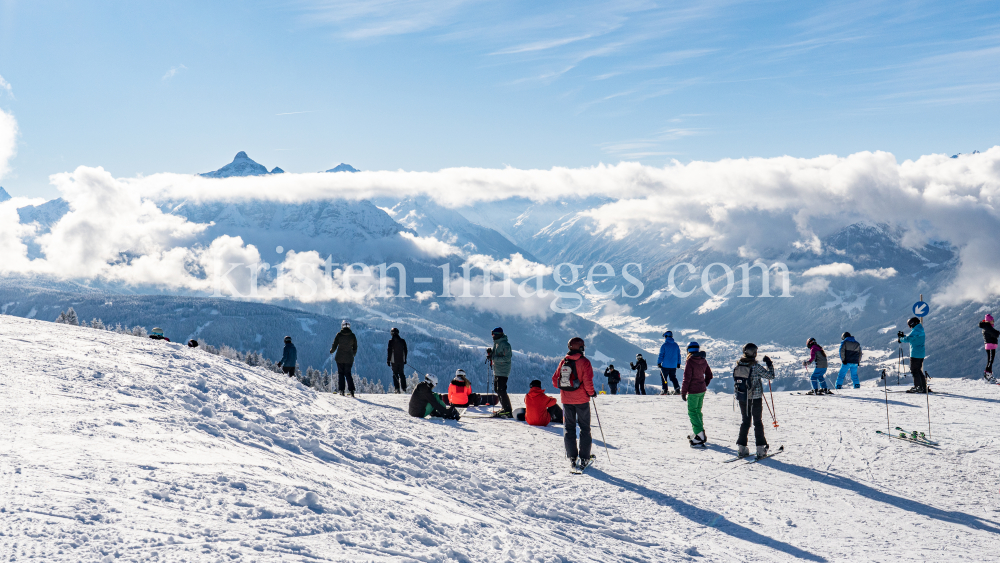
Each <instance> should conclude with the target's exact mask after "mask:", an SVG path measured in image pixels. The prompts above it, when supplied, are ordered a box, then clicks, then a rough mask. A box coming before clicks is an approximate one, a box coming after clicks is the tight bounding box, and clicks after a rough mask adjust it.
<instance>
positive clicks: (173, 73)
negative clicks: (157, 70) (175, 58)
mask: <svg viewBox="0 0 1000 563" xmlns="http://www.w3.org/2000/svg"><path fill="white" fill-rule="evenodd" d="M183 70H187V67H186V66H184V65H177V66H175V67H173V68H171V69H170V70H168V71H167V72H166V73H165V74H164V75H163V77H162V78H160V80H170V79H171V78H173V77H175V76H177V74H178V73H180V72H181V71H183Z"/></svg>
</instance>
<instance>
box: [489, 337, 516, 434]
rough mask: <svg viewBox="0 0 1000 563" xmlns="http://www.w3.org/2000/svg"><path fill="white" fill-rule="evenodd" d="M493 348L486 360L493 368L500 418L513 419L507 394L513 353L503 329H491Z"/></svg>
mask: <svg viewBox="0 0 1000 563" xmlns="http://www.w3.org/2000/svg"><path fill="white" fill-rule="evenodd" d="M492 336H493V348H492V349H488V350H487V354H486V355H487V358H488V359H489V362H490V365H491V366H493V379H494V385H495V389H494V390H495V391H496V393H497V396H499V397H500V412H499V413H497V416H498V417H500V418H513V416H514V414H513V408H512V407H511V405H510V395H508V394H507V378H508V377H510V364H511V357H512V356H513V351H512V350H511V347H510V342H508V341H507V335H506V334H504V333H503V328H501V327H496V328H495V329H493V333H492Z"/></svg>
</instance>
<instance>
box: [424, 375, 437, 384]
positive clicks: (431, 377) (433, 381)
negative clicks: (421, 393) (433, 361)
mask: <svg viewBox="0 0 1000 563" xmlns="http://www.w3.org/2000/svg"><path fill="white" fill-rule="evenodd" d="M424 381H426V382H427V383H430V384H431V387H434V386H435V385H437V384H438V378H437V377H435V376H434V374H430V373H428V374H425V375H424Z"/></svg>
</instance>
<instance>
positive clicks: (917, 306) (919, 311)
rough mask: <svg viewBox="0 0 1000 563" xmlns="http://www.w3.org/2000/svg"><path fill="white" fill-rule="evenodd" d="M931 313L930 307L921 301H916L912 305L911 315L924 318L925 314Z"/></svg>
mask: <svg viewBox="0 0 1000 563" xmlns="http://www.w3.org/2000/svg"><path fill="white" fill-rule="evenodd" d="M930 312H931V306H930V305H928V304H927V303H925V302H923V301H917V302H916V303H914V304H913V314H914V316H917V317H926V316H927V313H930Z"/></svg>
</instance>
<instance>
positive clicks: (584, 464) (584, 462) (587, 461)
mask: <svg viewBox="0 0 1000 563" xmlns="http://www.w3.org/2000/svg"><path fill="white" fill-rule="evenodd" d="M595 459H597V456H596V455H591V456H590V457H585V458H580V463H579V464H577V468H578V470H579V471H580V473H583V472H584V471H585V470H586V469H587V468H588V467H590V466H591V465H593V464H594V460H595Z"/></svg>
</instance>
